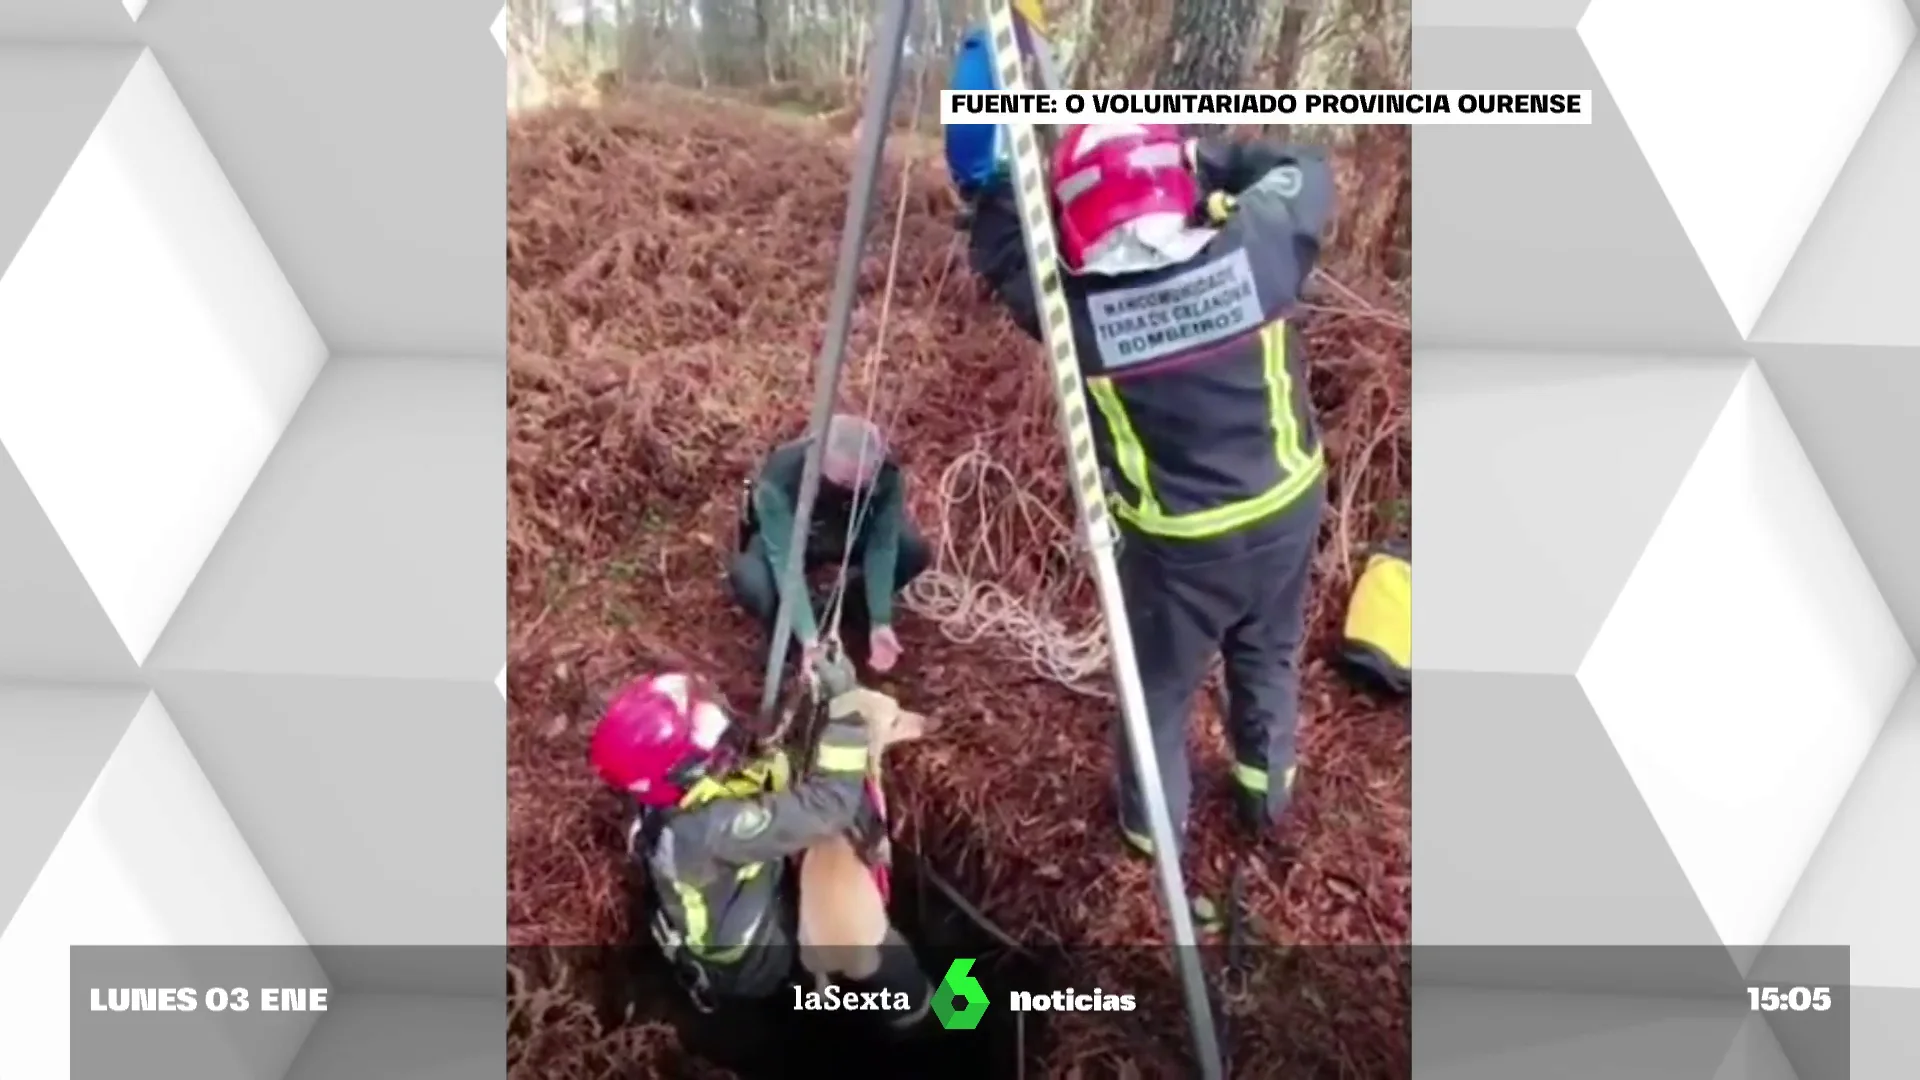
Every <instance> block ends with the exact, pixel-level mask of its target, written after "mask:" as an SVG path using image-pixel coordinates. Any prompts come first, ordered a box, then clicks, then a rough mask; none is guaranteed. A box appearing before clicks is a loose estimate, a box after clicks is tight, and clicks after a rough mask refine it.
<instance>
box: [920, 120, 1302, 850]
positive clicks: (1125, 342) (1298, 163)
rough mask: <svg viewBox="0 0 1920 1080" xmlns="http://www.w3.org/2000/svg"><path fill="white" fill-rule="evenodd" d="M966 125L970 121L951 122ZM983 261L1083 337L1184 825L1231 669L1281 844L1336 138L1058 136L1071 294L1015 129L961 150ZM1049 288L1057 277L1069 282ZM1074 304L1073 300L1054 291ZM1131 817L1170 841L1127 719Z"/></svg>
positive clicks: (1167, 133) (1023, 307)
mask: <svg viewBox="0 0 1920 1080" xmlns="http://www.w3.org/2000/svg"><path fill="white" fill-rule="evenodd" d="M954 130H955V129H954V128H949V129H948V131H949V133H951V132H953V131H954ZM953 139H954V136H953V135H952V134H949V162H950V165H951V166H952V167H953V170H954V181H955V183H956V185H959V186H960V187H961V188H962V190H963V193H965V194H967V195H968V196H969V199H970V202H971V205H972V215H971V219H970V222H969V224H968V228H969V231H970V237H969V241H970V250H971V262H972V266H973V269H974V271H975V272H976V273H977V274H979V275H980V277H982V278H983V279H984V280H985V281H986V283H987V284H988V285H989V286H991V288H992V289H993V291H994V292H995V294H996V295H997V296H998V298H999V299H1000V301H1001V302H1002V304H1003V305H1004V306H1005V307H1006V309H1007V310H1008V312H1009V313H1010V314H1011V315H1012V316H1013V318H1014V321H1015V322H1016V323H1018V324H1019V325H1020V326H1021V327H1022V328H1023V329H1025V330H1026V332H1027V333H1029V334H1031V335H1033V336H1034V337H1036V338H1038V337H1042V336H1043V328H1042V326H1041V322H1040V308H1041V305H1042V303H1043V302H1044V303H1049V304H1051V303H1056V302H1057V303H1059V304H1060V306H1061V309H1062V310H1063V313H1064V314H1065V316H1066V318H1067V321H1068V323H1069V324H1070V327H1071V334H1072V337H1073V341H1074V345H1075V351H1076V352H1077V354H1078V362H1079V366H1080V374H1081V377H1082V379H1083V381H1084V385H1085V388H1086V392H1087V398H1088V400H1089V403H1090V405H1091V406H1092V410H1091V412H1092V415H1091V416H1090V417H1089V419H1090V421H1091V426H1092V428H1093V433H1094V442H1095V451H1096V453H1097V455H1098V459H1099V461H1100V464H1101V465H1102V466H1103V468H1104V471H1105V473H1106V479H1107V488H1108V492H1109V495H1110V503H1111V508H1112V511H1113V516H1114V519H1115V521H1116V523H1117V525H1118V526H1119V529H1120V534H1121V544H1120V550H1119V553H1118V562H1119V570H1120V576H1121V582H1122V590H1123V592H1124V594H1125V599H1126V609H1127V618H1128V620H1129V621H1130V622H1131V623H1132V629H1133V639H1134V642H1135V644H1136V646H1137V648H1138V662H1139V666H1140V677H1141V682H1142V684H1143V688H1144V690H1145V692H1146V706H1147V713H1148V724H1149V726H1150V727H1151V729H1152V733H1153V742H1154V748H1155V750H1156V751H1157V754H1158V758H1159V762H1160V770H1161V773H1162V776H1163V778H1164V785H1165V791H1164V794H1165V797H1166V801H1167V805H1168V808H1169V810H1170V811H1171V812H1172V816H1173V821H1174V828H1175V831H1176V833H1180V832H1183V831H1184V828H1185V825H1186V823H1187V815H1188V810H1189V807H1190V805H1191V803H1192V798H1193V797H1192V786H1193V785H1192V779H1191V777H1190V775H1189V765H1188V757H1187V720H1188V713H1189V708H1190V706H1191V702H1192V699H1193V697H1194V695H1195V692H1196V691H1197V690H1198V688H1199V686H1200V683H1201V681H1202V680H1203V679H1204V677H1205V675H1206V673H1207V669H1208V668H1209V666H1210V665H1211V664H1212V662H1213V660H1214V658H1215V657H1220V658H1221V659H1222V660H1224V662H1225V669H1226V678H1227V691H1228V698H1229V701H1230V707H1229V709H1228V713H1229V715H1228V716H1227V718H1226V720H1227V724H1226V726H1227V733H1228V737H1229V739H1230V740H1231V742H1232V751H1233V757H1234V767H1233V773H1232V781H1231V790H1232V792H1233V794H1234V803H1235V806H1236V808H1237V810H1238V816H1239V818H1240V820H1241V821H1242V823H1243V824H1244V825H1245V826H1246V827H1247V828H1248V829H1250V830H1253V831H1254V832H1255V833H1256V834H1257V835H1267V834H1269V832H1270V831H1271V829H1272V824H1273V823H1274V822H1277V821H1278V820H1279V819H1280V818H1281V817H1282V815H1283V814H1284V812H1285V810H1286V809H1287V807H1288V804H1289V796H1290V794H1291V792H1292V790H1293V788H1294V778H1295V768H1294V764H1295V725H1296V718H1297V714H1298V711H1299V696H1300V689H1299V673H1298V670H1297V666H1296V658H1295V654H1296V652H1297V650H1298V648H1299V645H1300V641H1301V637H1302V633H1303V626H1302V622H1303V613H1304V611H1305V608H1306V601H1307V587H1308V571H1309V565H1310V563H1311V560H1312V556H1313V551H1314V546H1315V539H1316V537H1317V535H1318V533H1319V530H1320V521H1321V516H1322V511H1323V509H1324V506H1325V502H1326V481H1325V477H1326V457H1325V454H1324V452H1323V450H1322V447H1321V441H1320V430H1319V426H1318V424H1317V422H1316V420H1315V417H1314V413H1313V408H1312V404H1311V402H1310V401H1309V399H1308V396H1307V357H1306V350H1305V341H1304V340H1303V338H1302V336H1301V334H1300V333H1299V332H1298V329H1297V327H1296V326H1295V325H1294V322H1293V315H1294V313H1295V311H1296V310H1297V308H1298V304H1299V301H1300V297H1301V292H1302V290H1303V288H1304V287H1305V284H1306V280H1307V276H1308V274H1309V273H1310V272H1311V271H1312V270H1313V266H1314V263H1315V261H1316V260H1317V259H1318V257H1319V253H1320V244H1321V233H1322V231H1323V229H1324V228H1325V226H1326V224H1327V222H1328V220H1329V218H1330V216H1331V213H1332V208H1333V195H1334V192H1333V178H1332V174H1331V172H1330V170H1329V169H1328V168H1327V165H1326V162H1325V160H1324V159H1323V158H1322V157H1321V156H1320V154H1319V153H1318V152H1316V151H1312V150H1306V149H1301V148H1295V147H1287V146H1281V145H1275V144H1263V143H1234V142H1229V141H1213V140H1190V139H1186V138H1183V136H1182V134H1181V132H1180V131H1179V130H1178V129H1176V128H1173V127H1169V126H1158V125H1128V124H1090V125H1078V126H1072V127H1069V128H1067V129H1066V130H1065V132H1064V133H1063V135H1062V137H1061V139H1060V142H1059V144H1058V146H1057V147H1056V148H1055V152H1054V155H1053V162H1052V176H1051V189H1052V190H1051V195H1052V202H1053V210H1054V215H1055V220H1056V222H1057V233H1058V235H1057V236H1056V237H1053V238H1047V237H1041V238H1039V239H1037V240H1036V244H1038V245H1042V246H1045V247H1048V248H1050V249H1052V250H1054V251H1055V252H1057V255H1058V259H1057V262H1058V265H1059V267H1060V269H1061V270H1062V271H1064V272H1063V273H1061V274H1057V275H1056V274H1051V273H1050V274H1049V275H1048V277H1049V278H1051V279H1053V281H1054V282H1057V284H1058V290H1057V293H1055V294H1054V296H1053V297H1047V298H1044V299H1043V298H1042V297H1036V296H1035V290H1034V285H1033V282H1032V278H1031V268H1030V263H1029V257H1028V252H1027V247H1026V243H1025V240H1024V238H1023V235H1022V231H1021V225H1020V223H1021V214H1020V210H1019V207H1018V205H1017V203H1016V201H1015V198H1014V187H1013V178H1012V177H1011V176H1010V175H1009V162H1010V158H1009V157H1008V156H1007V155H1009V154H1011V153H1018V152H1020V148H1017V147H1013V146H1012V145H1011V141H1010V140H1008V139H1005V138H1002V139H1000V140H998V141H997V143H994V144H989V143H988V142H987V141H986V140H980V139H976V140H975V141H976V143H977V144H978V146H981V147H985V146H989V145H993V146H995V147H996V148H997V152H998V153H999V154H1000V155H1001V156H1000V158H999V159H998V160H997V161H989V160H986V159H982V158H980V157H979V155H980V154H981V153H983V152H984V151H981V150H978V149H974V150H970V151H969V153H971V154H972V156H971V157H966V158H965V159H964V160H960V161H958V162H955V160H954V159H955V156H956V154H959V152H960V151H961V150H965V149H967V147H968V146H972V145H974V144H966V145H964V146H963V145H960V144H956V143H954V142H953V141H952V140H953ZM1049 291H1051V290H1049ZM1056 298H1057V299H1056ZM1115 726H1116V729H1117V731H1118V732H1119V735H1118V740H1117V741H1118V748H1119V749H1120V750H1121V751H1122V753H1121V755H1120V759H1119V769H1118V772H1119V777H1118V788H1119V813H1120V826H1121V831H1122V833H1123V834H1124V836H1125V838H1126V839H1127V840H1128V841H1129V842H1130V843H1131V844H1132V845H1133V846H1135V847H1137V848H1140V849H1142V850H1150V845H1151V841H1150V839H1149V836H1148V831H1147V816H1146V810H1145V805H1144V803H1143V802H1142V800H1141V792H1140V790H1139V783H1138V781H1137V779H1136V778H1135V777H1134V776H1133V775H1132V769H1131V767H1130V761H1131V759H1130V757H1129V756H1128V755H1127V754H1126V753H1124V751H1125V749H1126V746H1125V741H1124V740H1125V727H1124V725H1115Z"/></svg>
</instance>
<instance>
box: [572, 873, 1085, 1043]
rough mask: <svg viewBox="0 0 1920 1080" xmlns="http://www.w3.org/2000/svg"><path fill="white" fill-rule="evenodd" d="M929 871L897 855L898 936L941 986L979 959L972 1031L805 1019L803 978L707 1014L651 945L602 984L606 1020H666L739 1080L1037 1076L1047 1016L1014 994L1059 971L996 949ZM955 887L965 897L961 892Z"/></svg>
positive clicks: (1051, 981) (631, 953)
mask: <svg viewBox="0 0 1920 1080" xmlns="http://www.w3.org/2000/svg"><path fill="white" fill-rule="evenodd" d="M922 868H923V862H922V857H921V856H920V855H919V854H918V853H916V852H913V851H910V850H906V849H902V848H898V847H896V848H895V849H894V856H893V875H892V876H893V903H892V905H891V906H892V916H893V922H894V926H895V927H897V928H898V929H899V930H900V932H901V933H902V934H903V935H904V936H905V937H906V939H907V940H908V941H909V942H911V943H912V945H913V949H914V954H915V955H916V956H917V957H918V959H919V961H920V966H921V969H922V970H924V971H926V972H927V975H928V978H930V979H932V980H934V981H935V983H936V984H937V983H938V981H939V980H940V978H941V977H942V976H944V975H945V974H946V971H947V968H948V966H949V965H950V964H952V962H953V961H954V960H956V959H962V958H965V959H971V960H973V962H974V963H973V967H972V970H971V971H970V972H969V974H971V975H972V976H973V977H974V979H976V980H977V981H978V982H979V983H980V985H981V986H982V987H983V988H984V989H985V990H986V992H987V997H988V1000H989V1001H990V1002H991V1004H990V1005H989V1006H988V1008H987V1011H986V1013H985V1014H984V1015H983V1016H982V1017H981V1020H980V1023H979V1026H978V1027H976V1028H975V1029H973V1030H972V1031H948V1030H946V1029H945V1028H943V1027H942V1026H941V1024H940V1021H939V1019H938V1018H937V1017H931V1016H930V1017H928V1018H927V1020H926V1021H925V1022H924V1023H923V1024H922V1025H921V1027H920V1029H919V1031H918V1032H917V1033H916V1034H915V1035H913V1036H911V1037H909V1038H905V1039H902V1038H900V1037H898V1036H890V1035H889V1034H888V1033H885V1032H884V1031H882V1030H879V1028H878V1026H877V1025H876V1024H875V1023H874V1021H875V1019H877V1018H876V1017H875V1016H874V1015H873V1014H864V1013H858V1012H798V1011H796V1010H795V1009H794V1000H795V999H794V993H795V988H798V989H799V990H800V991H801V992H803V993H804V992H805V991H807V990H810V989H812V983H811V981H810V977H809V976H806V975H805V973H804V972H797V971H796V973H795V976H794V978H793V979H792V980H790V982H789V984H788V985H787V986H785V987H783V988H782V990H781V991H780V993H778V994H776V995H775V996H774V997H772V998H770V999H768V1000H766V1001H762V1002H756V1003H750V1004H738V1005H735V1006H733V1007H732V1008H729V1009H724V1010H721V1011H717V1012H715V1013H712V1014H702V1013H700V1012H699V1011H698V1010H696V1009H694V1008H693V1007H692V1005H691V1004H690V1003H689V1002H688V1000H687V997H686V995H685V993H684V992H682V991H681V990H679V988H678V985H677V983H676V982H675V980H674V975H673V972H672V971H671V970H670V969H669V967H668V965H667V963H666V962H665V960H664V959H662V958H661V956H660V954H659V952H658V950H656V949H653V948H650V947H646V946H636V947H633V948H630V949H625V950H622V952H623V954H624V958H625V962H624V964H623V966H624V968H625V972H624V974H621V973H616V972H607V973H605V974H606V976H611V977H604V981H603V983H602V990H603V997H602V1011H603V1016H604V1017H605V1018H606V1019H607V1020H608V1021H610V1022H616V1023H617V1022H621V1021H622V1020H623V1019H626V1018H628V1017H629V1016H630V1018H631V1021H633V1022H639V1021H644V1020H649V1019H653V1020H663V1021H666V1022H668V1023H670V1024H672V1025H673V1026H674V1027H675V1029H676V1030H678V1032H679V1033H680V1038H681V1045H682V1046H683V1047H684V1048H685V1050H686V1051H687V1052H688V1053H689V1054H692V1055H695V1056H697V1057H699V1058H702V1059H704V1060H705V1061H707V1062H709V1063H711V1064H713V1065H717V1066H720V1067H721V1068H724V1069H727V1070H728V1071H730V1072H733V1073H735V1074H737V1075H738V1076H739V1077H740V1078H741V1080H763V1078H771V1077H787V1076H796V1075H801V1074H803V1073H819V1072H820V1071H821V1070H826V1069H834V1070H839V1071H841V1072H842V1073H843V1074H845V1073H846V1072H847V1071H848V1070H867V1071H869V1075H875V1076H914V1077H920V1078H936V1080H937V1078H942V1077H954V1078H956V1080H960V1078H964V1080H979V1078H980V1077H983V1076H1015V1075H1020V1064H1021V1062H1022V1060H1024V1061H1025V1062H1026V1064H1027V1065H1028V1066H1029V1067H1032V1066H1035V1065H1038V1064H1039V1063H1041V1062H1042V1061H1044V1059H1045V1057H1046V1055H1047V1053H1048V1051H1049V1050H1050V1049H1051V1046H1052V1043H1051V1039H1050V1037H1049V1033H1048V1030H1047V1027H1048V1025H1047V1022H1046V1015H1045V1014H1044V1013H1015V1012H1013V1011H1012V1010H1011V1009H1009V1008H1008V1005H1007V1003H1008V1001H1009V999H1010V997H1011V994H1012V992H1013V991H1015V990H1026V991H1031V992H1036V993H1043V994H1044V993H1047V992H1049V991H1051V990H1053V989H1055V988H1058V987H1060V986H1061V985H1063V984H1062V983H1061V982H1060V981H1059V978H1058V971H1059V967H1058V965H1057V963H1054V962H1052V961H1051V960H1050V959H1049V958H1047V957H1045V956H1044V955H1043V954H1040V955H1036V954H1028V955H1022V954H1019V953H1016V952H1014V951H1013V950H1011V949H1009V948H1007V947H1006V946H1005V945H1003V944H1001V943H1000V942H999V941H997V940H995V939H994V937H993V935H992V934H990V933H989V932H987V931H986V930H985V929H983V928H981V927H979V926H978V925H976V924H975V923H974V921H973V920H972V919H971V918H970V917H969V916H968V915H967V914H966V913H965V912H963V911H961V910H960V909H959V908H958V907H957V906H956V905H954V904H953V903H952V901H950V900H948V899H947V898H946V896H945V895H944V894H943V893H941V891H940V890H939V889H937V888H935V887H934V886H932V885H931V884H929V883H928V882H927V881H926V877H925V874H924V873H923V869H922ZM942 876H943V877H945V876H946V875H942ZM953 884H954V886H955V889H956V891H958V892H960V893H961V895H963V896H964V895H966V887H965V885H964V884H962V883H960V882H953ZM636 908H637V905H636ZM642 918H643V917H642V916H641V914H640V913H639V911H638V910H636V912H635V919H636V921H635V923H634V925H637V926H644V925H646V924H645V922H644V921H641V920H642ZM803 980H806V981H803ZM629 1007H630V1008H631V1012H630V1013H629ZM882 1015H884V1014H882Z"/></svg>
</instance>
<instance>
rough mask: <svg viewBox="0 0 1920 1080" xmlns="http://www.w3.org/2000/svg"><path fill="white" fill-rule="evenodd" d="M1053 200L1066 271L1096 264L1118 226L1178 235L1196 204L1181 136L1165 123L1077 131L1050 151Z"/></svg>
mask: <svg viewBox="0 0 1920 1080" xmlns="http://www.w3.org/2000/svg"><path fill="white" fill-rule="evenodd" d="M1053 197H1054V200H1055V202H1057V203H1058V204H1059V208H1060V246H1061V249H1062V250H1061V254H1063V255H1064V256H1065V257H1066V263H1067V268H1068V269H1069V270H1072V271H1075V272H1080V271H1084V270H1087V269H1088V267H1089V263H1097V262H1099V261H1100V260H1099V259H1098V258H1097V256H1098V255H1099V254H1100V250H1099V249H1101V248H1102V247H1103V246H1104V245H1105V244H1106V243H1107V242H1108V241H1109V240H1110V239H1111V238H1113V237H1114V235H1115V233H1116V231H1117V230H1119V229H1121V228H1122V227H1124V226H1134V227H1135V228H1139V227H1141V226H1142V225H1147V226H1151V227H1153V228H1154V229H1155V230H1156V231H1158V232H1161V233H1163V234H1164V233H1175V234H1177V233H1181V232H1185V231H1186V229H1187V221H1188V219H1189V218H1190V217H1191V216H1192V214H1193V211H1194V208H1195V207H1196V206H1197V205H1198V204H1199V201H1200V185H1199V182H1198V181H1196V180H1195V179H1194V176H1193V169H1192V166H1191V164H1190V163H1189V162H1188V160H1187V147H1186V143H1185V142H1184V141H1183V140H1182V139H1181V137H1180V129H1179V128H1177V127H1174V126H1172V125H1170V124H1144V125H1143V124H1077V125H1074V126H1072V127H1069V128H1068V129H1067V131H1066V134H1065V135H1064V136H1063V137H1062V138H1061V139H1060V144H1059V145H1058V146H1057V147H1055V148H1054V152H1053Z"/></svg>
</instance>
